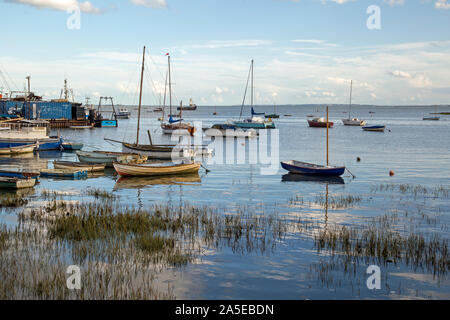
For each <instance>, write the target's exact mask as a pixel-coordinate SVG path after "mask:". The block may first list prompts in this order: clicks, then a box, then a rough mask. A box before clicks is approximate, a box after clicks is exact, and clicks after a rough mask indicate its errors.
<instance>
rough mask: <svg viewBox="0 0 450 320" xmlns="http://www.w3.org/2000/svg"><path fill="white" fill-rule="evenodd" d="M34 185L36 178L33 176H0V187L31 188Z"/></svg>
mask: <svg viewBox="0 0 450 320" xmlns="http://www.w3.org/2000/svg"><path fill="white" fill-rule="evenodd" d="M35 185H36V179H34V178H27V179H21V178H9V177H0V189H13V190H17V189H25V188H32V187H34V186H35Z"/></svg>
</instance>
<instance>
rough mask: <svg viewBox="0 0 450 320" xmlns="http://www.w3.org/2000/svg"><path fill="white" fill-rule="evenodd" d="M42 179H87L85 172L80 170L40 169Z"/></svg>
mask: <svg viewBox="0 0 450 320" xmlns="http://www.w3.org/2000/svg"><path fill="white" fill-rule="evenodd" d="M41 176H42V177H49V178H67V179H82V178H86V177H87V171H86V170H81V169H42V170H41Z"/></svg>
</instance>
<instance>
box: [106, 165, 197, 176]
mask: <svg viewBox="0 0 450 320" xmlns="http://www.w3.org/2000/svg"><path fill="white" fill-rule="evenodd" d="M113 165H114V169H116V171H117V173H118V174H119V175H121V176H167V175H181V174H188V173H196V172H198V170H199V169H200V166H201V164H200V163H188V164H176V165H171V166H163V165H161V166H156V165H143V164H124V163H116V162H115V163H114V164H113Z"/></svg>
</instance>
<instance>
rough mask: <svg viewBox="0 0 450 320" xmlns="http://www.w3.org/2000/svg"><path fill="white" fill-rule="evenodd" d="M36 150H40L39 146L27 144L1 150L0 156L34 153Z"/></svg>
mask: <svg viewBox="0 0 450 320" xmlns="http://www.w3.org/2000/svg"><path fill="white" fill-rule="evenodd" d="M36 148H38V144H26V145H23V146H17V147H9V148H0V155H10V154H24V153H32V152H34V150H35V149H36Z"/></svg>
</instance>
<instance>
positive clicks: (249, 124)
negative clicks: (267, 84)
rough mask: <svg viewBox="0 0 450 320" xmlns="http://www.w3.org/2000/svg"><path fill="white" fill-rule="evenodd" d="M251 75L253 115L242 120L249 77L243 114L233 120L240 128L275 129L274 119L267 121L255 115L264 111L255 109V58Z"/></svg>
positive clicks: (251, 67) (251, 66)
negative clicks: (257, 111)
mask: <svg viewBox="0 0 450 320" xmlns="http://www.w3.org/2000/svg"><path fill="white" fill-rule="evenodd" d="M250 76H251V112H252V117H251V118H250V119H244V120H241V117H242V109H243V108H244V103H245V96H246V94H247V88H248V78H247V86H246V87H245V93H244V100H243V101H242V107H241V114H240V115H239V120H237V121H233V124H234V125H235V126H236V127H237V128H240V129H275V123H274V122H272V121H266V120H265V119H264V118H261V117H255V115H258V114H264V113H256V112H255V110H254V109H253V89H254V87H253V60H252V61H251V65H250V71H249V77H250Z"/></svg>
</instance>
